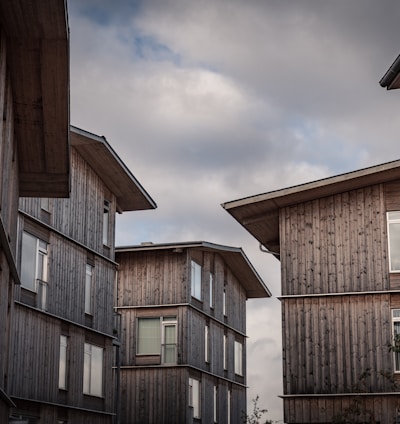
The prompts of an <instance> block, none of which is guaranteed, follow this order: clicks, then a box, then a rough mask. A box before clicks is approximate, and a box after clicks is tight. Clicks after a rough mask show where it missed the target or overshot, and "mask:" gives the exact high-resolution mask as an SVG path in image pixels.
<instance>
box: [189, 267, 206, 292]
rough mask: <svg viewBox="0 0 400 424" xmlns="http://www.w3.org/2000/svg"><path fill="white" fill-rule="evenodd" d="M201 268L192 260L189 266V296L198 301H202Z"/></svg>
mask: <svg viewBox="0 0 400 424" xmlns="http://www.w3.org/2000/svg"><path fill="white" fill-rule="evenodd" d="M202 268H203V267H202V266H201V265H200V264H198V263H197V262H196V261H194V260H193V259H192V260H191V264H190V269H191V272H190V281H191V294H192V297H195V298H196V299H198V300H202V281H201V280H202V274H203V269H202Z"/></svg>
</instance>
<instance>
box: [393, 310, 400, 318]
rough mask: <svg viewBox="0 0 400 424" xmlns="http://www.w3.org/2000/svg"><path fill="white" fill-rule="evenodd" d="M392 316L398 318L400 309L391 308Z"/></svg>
mask: <svg viewBox="0 0 400 424" xmlns="http://www.w3.org/2000/svg"><path fill="white" fill-rule="evenodd" d="M392 316H393V318H400V309H392Z"/></svg>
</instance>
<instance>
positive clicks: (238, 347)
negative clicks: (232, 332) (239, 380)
mask: <svg viewBox="0 0 400 424" xmlns="http://www.w3.org/2000/svg"><path fill="white" fill-rule="evenodd" d="M235 374H238V375H243V345H242V343H240V342H238V341H237V340H235Z"/></svg>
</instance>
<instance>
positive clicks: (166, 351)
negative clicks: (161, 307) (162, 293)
mask: <svg viewBox="0 0 400 424" xmlns="http://www.w3.org/2000/svg"><path fill="white" fill-rule="evenodd" d="M162 330H163V331H162V340H161V342H162V357H161V362H162V363H163V364H176V318H175V317H165V318H163V320H162Z"/></svg>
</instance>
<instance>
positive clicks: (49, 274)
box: [8, 127, 156, 424]
mask: <svg viewBox="0 0 400 424" xmlns="http://www.w3.org/2000/svg"><path fill="white" fill-rule="evenodd" d="M70 140H71V162H70V171H71V192H70V197H69V198H68V199H61V198H60V199H53V198H48V197H46V198H43V197H42V198H21V199H20V210H19V215H18V228H19V233H18V239H17V242H18V268H19V270H20V278H21V284H20V285H19V286H17V287H16V290H15V304H14V313H13V317H12V323H11V329H12V330H11V331H12V332H13V334H15V335H16V336H15V337H13V338H12V346H11V354H10V356H11V361H10V362H11V364H10V371H9V378H8V387H9V395H10V396H11V399H12V401H13V402H14V403H15V405H16V407H15V408H13V413H12V417H13V418H12V420H11V422H13V420H14V421H16V422H18V423H22V422H23V423H29V424H32V423H35V424H36V423H58V424H61V423H67V422H68V423H80V424H84V423H87V424H91V423H94V422H95V423H111V422H113V420H114V417H115V412H116V409H115V405H114V395H115V387H114V383H113V371H112V366H113V363H114V347H113V345H114V342H115V337H116V330H115V329H116V324H115V319H114V310H113V305H114V283H115V276H116V262H115V251H114V243H115V241H114V236H115V214H116V212H120V213H122V212H124V211H133V210H141V209H152V208H155V207H156V205H155V203H154V202H153V200H152V199H151V198H150V197H149V195H148V194H147V193H146V192H145V191H144V189H143V188H142V187H141V185H140V184H139V183H138V181H137V180H136V179H135V178H134V176H133V175H132V174H131V173H130V171H129V170H128V169H127V168H126V166H125V165H124V163H123V162H122V161H121V160H120V158H119V157H118V156H117V154H116V153H115V152H114V151H113V149H112V148H111V146H110V145H109V144H108V142H107V140H106V139H105V138H104V137H99V136H97V135H94V134H91V133H88V132H86V131H83V130H80V129H78V128H75V127H71V133H70Z"/></svg>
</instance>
